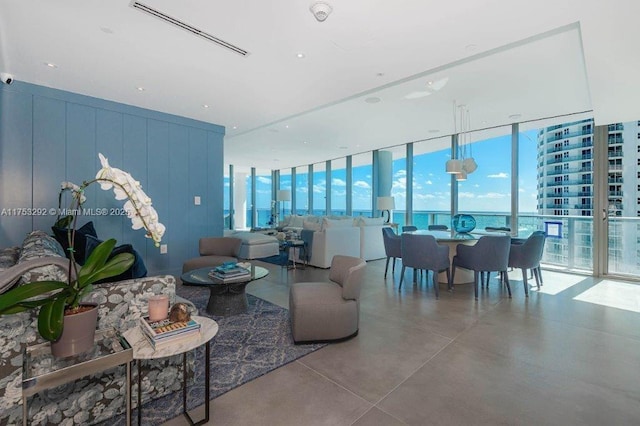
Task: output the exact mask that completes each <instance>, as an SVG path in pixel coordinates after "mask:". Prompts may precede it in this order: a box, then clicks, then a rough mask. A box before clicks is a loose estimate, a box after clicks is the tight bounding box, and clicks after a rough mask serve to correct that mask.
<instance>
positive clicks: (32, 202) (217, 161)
mask: <svg viewBox="0 0 640 426" xmlns="http://www.w3.org/2000/svg"><path fill="white" fill-rule="evenodd" d="M223 138H224V127H222V126H217V125H215V124H209V123H204V122H200V121H197V120H192V119H188V118H184V117H178V116H174V115H170V114H165V113H161V112H157V111H151V110H146V109H142V108H137V107H133V106H130V105H124V104H119V103H115V102H111V101H106V100H102V99H96V98H91V97H87V96H83V95H79V94H74V93H70V92H64V91H61V90H56V89H51V88H46V87H42V86H37V85H33V84H28V83H22V82H15V83H14V84H12V85H11V86H7V85H0V211H3V210H4V213H5V214H4V215H1V216H0V248H2V247H7V246H10V245H20V244H21V243H22V240H23V239H24V237H25V235H26V234H27V233H28V232H30V231H31V230H34V229H42V230H44V231H47V232H51V225H52V224H53V223H54V222H55V216H51V215H49V214H43V215H31V216H28V215H12V214H8V212H11V211H13V209H21V208H34V209H35V208H37V209H39V210H38V211H40V212H42V211H48V210H49V209H51V208H57V205H58V190H59V188H60V182H62V181H72V182H74V183H78V184H79V183H81V182H82V181H83V180H89V179H91V178H93V177H94V176H95V175H96V172H97V171H98V170H99V168H100V162H99V160H98V153H99V152H100V153H102V154H103V155H104V156H105V157H107V158H108V159H109V163H110V164H111V165H112V166H113V167H117V168H120V169H122V170H125V171H127V172H129V173H131V175H132V176H133V177H134V178H136V179H137V180H139V181H140V183H141V184H142V186H143V189H144V190H145V192H146V193H147V194H148V195H149V196H150V197H151V198H152V200H153V205H154V207H155V208H156V210H157V211H158V215H159V217H160V221H161V222H162V223H163V224H164V225H165V226H166V227H167V232H166V234H165V236H164V238H163V242H162V243H163V244H167V246H168V247H167V248H168V253H167V254H160V250H159V249H157V248H156V247H154V245H153V244H152V243H151V242H150V240H148V239H146V238H145V237H144V232H143V231H140V230H138V231H134V230H132V229H131V221H130V220H129V219H128V218H127V217H126V216H117V215H108V216H92V217H88V216H87V217H81V218H80V223H81V224H82V223H84V222H87V221H88V220H93V223H94V226H95V228H96V231H97V233H98V237H100V238H101V239H107V238H116V239H117V240H118V244H125V243H129V244H132V245H133V246H134V248H135V249H136V250H137V251H138V252H139V253H140V254H141V255H142V256H143V258H144V260H145V263H146V265H147V269H148V270H149V273H150V274H161V273H172V274H177V273H179V272H180V271H181V268H182V263H183V262H184V260H185V259H188V258H190V257H193V256H196V255H197V254H198V239H199V238H200V237H202V236H218V235H222V232H223V156H224V155H223V154H224V153H223ZM86 195H87V203H86V204H85V207H87V208H94V209H95V208H107V209H109V210H110V209H112V208H113V209H117V208H119V207H122V205H123V202H122V201H117V200H115V199H114V197H113V193H112V192H111V191H109V192H107V191H103V190H101V189H100V188H99V187H98V185H92V186H91V187H89V188H88V190H87V194H86ZM195 196H200V198H201V205H199V206H196V205H195V204H194V197H195Z"/></svg>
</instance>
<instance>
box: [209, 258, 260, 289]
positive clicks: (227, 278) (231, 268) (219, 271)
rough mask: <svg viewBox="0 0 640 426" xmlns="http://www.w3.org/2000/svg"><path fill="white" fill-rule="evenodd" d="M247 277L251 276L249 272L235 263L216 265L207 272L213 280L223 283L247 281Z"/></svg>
mask: <svg viewBox="0 0 640 426" xmlns="http://www.w3.org/2000/svg"><path fill="white" fill-rule="evenodd" d="M249 277H251V272H249V270H248V269H245V268H242V267H240V266H238V265H237V264H235V263H234V264H233V265H227V264H224V265H221V266H218V267H216V268H214V269H212V270H211V272H209V278H211V280H212V281H213V282H217V283H223V284H226V283H232V282H242V281H247V278H249Z"/></svg>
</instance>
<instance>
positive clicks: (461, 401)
mask: <svg viewBox="0 0 640 426" xmlns="http://www.w3.org/2000/svg"><path fill="white" fill-rule="evenodd" d="M267 267H269V269H270V270H271V272H270V274H269V276H268V277H267V278H265V279H262V280H260V281H257V282H255V283H252V284H251V285H250V286H249V287H248V291H249V292H250V293H252V294H254V295H256V296H259V297H261V298H264V299H266V300H269V301H271V302H273V303H276V304H279V305H282V306H285V307H286V306H287V304H288V292H289V286H290V283H292V282H297V281H309V280H324V279H326V277H327V275H328V272H327V271H324V270H319V269H315V268H308V269H306V270H296V271H286V270H282V269H280V268H279V267H277V266H273V265H267ZM400 269H401V268H400V264H399V263H398V267H397V269H396V271H395V274H394V275H393V276H391V274H389V277H388V278H387V279H384V278H383V275H384V260H380V261H374V262H368V264H367V272H366V283H365V285H364V287H363V289H362V295H361V315H360V334H359V335H358V336H357V337H356V338H354V339H351V340H349V341H346V342H342V343H337V344H331V345H329V346H327V347H325V348H323V349H321V350H319V351H317V352H314V353H311V354H309V355H307V356H305V357H303V358H300V359H298V360H297V361H294V362H292V363H290V364H288V365H285V366H283V367H281V368H279V369H277V370H274V371H272V372H271V373H269V374H267V375H265V376H262V377H260V378H258V379H256V380H254V381H252V382H249V383H247V384H245V385H243V386H240V387H238V388H236V389H234V390H232V391H230V392H228V393H226V394H225V395H222V396H221V397H219V398H217V399H215V400H213V401H212V402H211V410H212V411H211V414H212V420H211V421H210V422H209V424H211V425H278V426H282V425H296V426H297V425H356V426H360V425H403V424H407V425H431V424H436V425H437V424H441V425H472V424H473V425H480V424H487V425H497V424H505V425H520V424H521V425H542V424H545V425H638V424H640V313H639V312H638V311H640V309H633V307H634V306H637V307H640V284H631V285H627V284H624V287H625V288H624V291H620V292H619V291H618V290H617V288H616V285H617V283H613V287H612V286H611V285H610V284H611V283H612V282H611V281H606V282H605V281H603V280H597V279H594V278H591V277H583V276H577V275H569V274H562V273H557V272H550V271H543V277H544V280H545V285H544V286H543V288H542V291H540V292H536V291H532V292H531V294H530V296H529V298H525V296H524V289H523V285H522V277H521V273H520V272H519V271H514V272H512V273H511V274H510V278H511V284H512V288H513V298H512V299H509V298H508V297H507V294H506V290H503V289H502V288H501V286H500V285H499V283H498V281H497V280H496V279H495V278H494V279H492V281H491V284H490V287H489V289H488V290H483V291H481V293H480V297H479V300H478V301H477V302H476V301H474V298H473V288H472V286H471V285H460V286H456V289H455V291H454V292H453V293H449V292H447V291H446V286H441V288H440V299H439V300H436V299H435V295H434V291H433V287H432V285H431V283H429V285H428V286H427V285H425V283H424V281H423V282H422V283H420V284H413V283H412V279H411V278H412V276H411V273H409V272H408V273H407V275H406V278H405V282H404V284H403V287H402V290H401V291H398V282H399V278H400V274H399V272H400ZM429 281H431V280H429ZM600 284H605V285H606V287H607V288H605V289H604V290H603V289H601V288H599V287H598V285H600ZM594 289H595V290H594ZM603 292H604V293H606V294H607V297H604V299H606V301H605V302H602V300H600V299H602V295H601V294H602V293H603ZM618 293H619V294H621V295H623V296H622V297H618V299H619V300H617V301H616V298H617V297H616V294H618ZM599 294H600V296H599ZM596 299H597V300H596ZM601 302H602V304H601ZM618 303H619V305H618ZM613 306H620V307H613ZM202 412H203V409H202V407H199V408H198V409H196V410H194V413H193V414H194V415H195V416H200V415H202ZM166 424H167V425H185V424H187V423H186V421H185V420H184V419H183V418H182V417H178V418H176V419H174V420H171V421H169V422H167V423H166Z"/></svg>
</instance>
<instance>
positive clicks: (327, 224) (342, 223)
mask: <svg viewBox="0 0 640 426" xmlns="http://www.w3.org/2000/svg"><path fill="white" fill-rule="evenodd" d="M352 226H353V222H352V221H350V220H332V219H328V218H326V217H325V218H324V219H322V229H323V230H324V229H327V228H350V227H352Z"/></svg>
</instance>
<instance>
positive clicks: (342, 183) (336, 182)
mask: <svg viewBox="0 0 640 426" xmlns="http://www.w3.org/2000/svg"><path fill="white" fill-rule="evenodd" d="M331 185H332V186H347V182H345V181H343V180H342V179H338V178H333V179H331Z"/></svg>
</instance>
